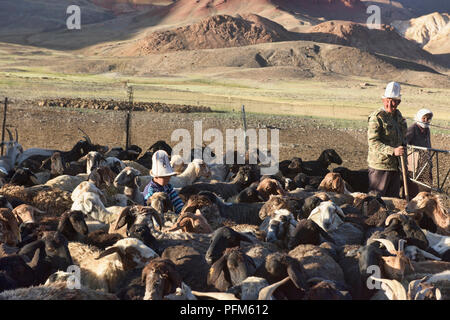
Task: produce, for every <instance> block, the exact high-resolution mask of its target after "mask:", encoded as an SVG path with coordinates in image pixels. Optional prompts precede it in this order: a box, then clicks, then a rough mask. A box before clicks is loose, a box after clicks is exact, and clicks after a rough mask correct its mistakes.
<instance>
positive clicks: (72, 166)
mask: <svg viewBox="0 0 450 320" xmlns="http://www.w3.org/2000/svg"><path fill="white" fill-rule="evenodd" d="M46 161H48V160H45V161H43V162H42V166H41V169H42V168H43V167H44V168H45V167H46ZM86 167H87V164H86V158H85V157H82V158H80V160H79V161H72V162H70V163H64V162H63V159H62V157H61V153H59V152H55V153H54V154H53V155H52V156H51V157H50V176H51V178H54V177H57V176H59V175H63V174H66V175H70V176H75V175H77V174H80V173H85V172H86ZM89 168H90V166H89ZM89 170H90V169H89Z"/></svg>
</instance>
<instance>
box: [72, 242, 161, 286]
mask: <svg viewBox="0 0 450 320" xmlns="http://www.w3.org/2000/svg"><path fill="white" fill-rule="evenodd" d="M69 251H70V254H71V256H72V259H73V260H74V262H75V263H77V264H79V266H80V269H81V275H80V278H81V279H80V280H81V285H82V286H85V287H88V288H91V289H100V290H104V291H107V292H115V290H116V289H117V285H118V284H119V283H120V281H121V280H122V279H123V277H124V276H125V274H126V273H127V271H129V270H132V269H135V268H143V267H144V266H145V265H146V264H147V263H148V262H149V261H150V260H151V259H153V258H156V257H158V254H157V253H156V252H154V251H153V250H152V249H151V248H149V247H147V246H146V245H145V244H144V243H143V242H142V241H140V240H138V239H135V238H125V239H122V240H119V241H117V242H116V243H115V244H114V245H113V246H111V247H108V248H106V250H104V251H99V250H97V249H94V248H93V247H91V246H87V245H84V244H81V243H69Z"/></svg>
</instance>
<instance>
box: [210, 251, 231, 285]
mask: <svg viewBox="0 0 450 320" xmlns="http://www.w3.org/2000/svg"><path fill="white" fill-rule="evenodd" d="M227 257H228V256H227V255H225V254H224V255H223V256H221V257H220V259H219V260H217V261H216V262H214V263H213V265H212V266H211V267H210V268H209V273H208V283H209V284H210V285H214V283H215V282H216V281H217V279H218V278H219V276H220V274H221V273H222V271H224V269H225V267H226V266H227Z"/></svg>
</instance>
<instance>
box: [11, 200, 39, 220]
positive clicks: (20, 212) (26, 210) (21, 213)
mask: <svg viewBox="0 0 450 320" xmlns="http://www.w3.org/2000/svg"><path fill="white" fill-rule="evenodd" d="M35 212H38V213H44V212H43V211H41V210H39V209H37V208H35V207H33V206H30V205H28V204H21V205H20V206H17V207H15V208H14V210H13V211H12V213H13V214H14V215H15V217H16V219H17V222H18V223H19V225H21V224H22V223H35V222H36V221H35V219H34V213H35Z"/></svg>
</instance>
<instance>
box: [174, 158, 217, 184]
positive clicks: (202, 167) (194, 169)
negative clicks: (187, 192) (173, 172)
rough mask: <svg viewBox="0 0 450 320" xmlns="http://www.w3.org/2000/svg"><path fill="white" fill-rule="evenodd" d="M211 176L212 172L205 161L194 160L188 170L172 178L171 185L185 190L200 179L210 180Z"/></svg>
mask: <svg viewBox="0 0 450 320" xmlns="http://www.w3.org/2000/svg"><path fill="white" fill-rule="evenodd" d="M210 176H211V172H210V171H209V167H208V165H207V164H206V163H205V162H204V161H203V160H200V159H194V160H193V161H192V162H191V163H189V164H188V165H187V168H186V170H184V171H183V172H182V173H180V174H178V175H177V176H172V177H171V178H170V184H171V185H172V186H173V187H174V188H183V187H185V186H188V185H191V184H192V183H193V182H194V181H195V180H197V179H198V178H199V177H206V178H208V177H210Z"/></svg>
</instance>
